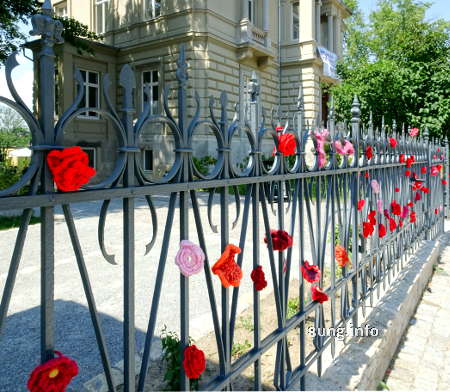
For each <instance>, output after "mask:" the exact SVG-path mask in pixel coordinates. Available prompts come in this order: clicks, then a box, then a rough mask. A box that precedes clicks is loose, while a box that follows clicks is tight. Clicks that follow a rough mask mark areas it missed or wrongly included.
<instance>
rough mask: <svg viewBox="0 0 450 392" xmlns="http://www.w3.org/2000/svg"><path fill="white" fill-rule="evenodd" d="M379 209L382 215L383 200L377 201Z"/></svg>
mask: <svg viewBox="0 0 450 392" xmlns="http://www.w3.org/2000/svg"><path fill="white" fill-rule="evenodd" d="M377 209H378V212H379V213H380V214H382V213H383V200H381V199H378V200H377Z"/></svg>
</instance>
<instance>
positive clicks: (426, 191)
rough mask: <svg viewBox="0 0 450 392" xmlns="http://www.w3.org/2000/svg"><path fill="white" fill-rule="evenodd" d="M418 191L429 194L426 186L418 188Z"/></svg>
mask: <svg viewBox="0 0 450 392" xmlns="http://www.w3.org/2000/svg"><path fill="white" fill-rule="evenodd" d="M420 190H421V191H422V192H423V193H430V188H427V187H426V186H423V187H422V188H420Z"/></svg>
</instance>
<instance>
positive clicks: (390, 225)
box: [389, 218, 397, 232]
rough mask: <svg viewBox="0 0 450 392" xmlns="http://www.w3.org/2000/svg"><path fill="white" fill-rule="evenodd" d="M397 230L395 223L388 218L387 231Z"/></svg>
mask: <svg viewBox="0 0 450 392" xmlns="http://www.w3.org/2000/svg"><path fill="white" fill-rule="evenodd" d="M396 228H397V223H396V222H395V219H393V218H389V230H390V231H391V232H392V231H394V230H395V229H396Z"/></svg>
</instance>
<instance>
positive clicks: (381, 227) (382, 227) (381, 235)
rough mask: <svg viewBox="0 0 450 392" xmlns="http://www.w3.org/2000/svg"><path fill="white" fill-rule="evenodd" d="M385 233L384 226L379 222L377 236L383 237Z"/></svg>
mask: <svg viewBox="0 0 450 392" xmlns="http://www.w3.org/2000/svg"><path fill="white" fill-rule="evenodd" d="M385 235H386V226H385V225H383V224H382V223H380V224H379V225H378V236H379V237H380V238H383V237H384V236H385Z"/></svg>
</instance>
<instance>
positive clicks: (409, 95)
mask: <svg viewBox="0 0 450 392" xmlns="http://www.w3.org/2000/svg"><path fill="white" fill-rule="evenodd" d="M352 2H353V3H354V0H352ZM354 5H355V4H354ZM355 6H356V5H355ZM430 6H431V4H430V3H423V2H420V1H418V0H378V3H377V9H376V10H375V11H373V12H372V13H371V14H370V15H369V20H368V21H367V22H366V21H365V20H364V18H363V17H362V15H361V13H360V11H359V10H358V9H357V8H355V12H354V15H353V16H352V18H351V20H350V21H349V22H348V31H347V33H346V35H345V55H344V56H343V59H342V60H341V62H340V63H339V65H338V73H339V75H340V77H341V79H342V81H343V82H342V84H340V85H339V86H336V87H333V88H332V92H333V95H334V98H335V105H336V112H337V114H338V116H340V119H343V118H345V117H347V118H348V115H349V110H348V108H349V106H350V105H351V101H352V97H353V94H357V95H358V96H359V98H360V101H361V109H362V117H363V120H365V121H367V120H368V116H369V112H370V111H372V112H373V117H374V122H375V124H376V125H379V124H380V122H381V118H382V116H384V118H385V121H386V123H390V122H392V120H396V121H397V123H398V124H402V123H404V124H405V125H410V126H415V127H419V128H421V129H423V128H425V127H428V128H429V130H430V132H431V133H432V134H434V135H442V134H443V133H444V132H447V130H448V129H449V128H450V78H449V75H450V58H449V55H450V35H449V33H450V23H449V22H448V21H445V20H442V19H438V20H435V21H428V20H426V17H425V13H426V11H427V9H428V8H429V7H430Z"/></svg>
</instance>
